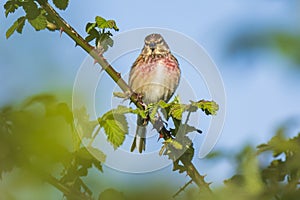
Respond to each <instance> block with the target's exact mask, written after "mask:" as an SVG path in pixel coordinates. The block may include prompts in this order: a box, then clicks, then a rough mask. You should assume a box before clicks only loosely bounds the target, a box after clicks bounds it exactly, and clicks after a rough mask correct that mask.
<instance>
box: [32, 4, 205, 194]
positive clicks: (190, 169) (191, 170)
mask: <svg viewBox="0 0 300 200" xmlns="http://www.w3.org/2000/svg"><path fill="white" fill-rule="evenodd" d="M37 2H38V3H39V4H40V5H41V6H42V7H43V9H44V10H45V11H46V12H47V13H48V14H49V15H50V16H51V18H52V19H53V20H55V22H56V24H57V25H58V26H59V28H61V30H63V31H64V32H65V33H66V34H67V35H68V36H69V37H71V38H72V39H73V40H74V41H75V42H76V45H78V46H80V47H81V48H82V49H84V50H85V51H86V52H87V53H88V54H90V55H91V56H92V57H93V58H94V59H95V60H96V61H97V62H98V63H99V64H100V66H101V67H102V69H103V70H105V71H106V72H107V74H108V75H109V76H110V77H111V78H112V79H113V80H114V81H115V83H116V84H117V85H118V86H119V87H120V88H121V90H122V91H123V92H124V93H130V94H131V96H130V100H131V101H132V102H133V103H134V104H135V105H136V106H137V107H138V108H140V109H143V102H142V101H141V100H140V98H138V95H137V94H136V93H133V92H132V90H131V89H130V87H129V86H128V84H127V83H126V82H125V81H124V79H122V77H121V74H120V73H118V72H117V71H116V70H115V69H114V68H113V67H112V66H111V65H110V64H109V63H108V62H107V60H106V59H105V58H104V57H103V55H102V54H100V55H99V52H97V51H96V49H95V48H94V47H93V46H91V45H90V44H89V43H88V42H87V41H85V40H84V39H83V38H82V37H81V36H80V35H79V34H78V33H77V32H76V31H75V30H74V28H72V27H71V26H70V25H69V24H68V23H67V22H66V21H65V20H64V19H63V18H62V17H60V15H59V14H58V13H57V12H56V11H55V10H54V9H53V7H52V6H51V5H50V4H49V3H48V2H47V1H45V0H37ZM152 123H153V122H152ZM154 123H157V122H154ZM158 123H161V124H159V125H158V126H159V127H160V130H159V131H158V132H159V133H161V134H163V135H164V136H166V137H167V136H168V134H167V132H168V130H167V129H166V127H165V125H164V124H163V122H162V121H161V122H158ZM156 125H157V124H156ZM164 139H165V138H164ZM180 161H181V162H182V163H183V165H184V166H185V167H186V169H187V174H188V175H189V176H190V177H191V178H192V180H193V182H194V183H196V184H197V185H198V186H199V188H204V189H205V190H207V191H211V190H210V188H209V184H207V183H206V182H205V181H204V176H201V175H200V174H199V172H198V171H197V169H196V168H195V166H194V165H193V164H192V163H191V161H188V160H187V159H185V156H184V155H183V156H181V157H180Z"/></svg>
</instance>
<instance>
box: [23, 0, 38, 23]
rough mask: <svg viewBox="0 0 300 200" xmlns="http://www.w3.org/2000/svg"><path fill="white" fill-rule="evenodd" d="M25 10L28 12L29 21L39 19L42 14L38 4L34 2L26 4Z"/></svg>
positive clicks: (24, 5)
mask: <svg viewBox="0 0 300 200" xmlns="http://www.w3.org/2000/svg"><path fill="white" fill-rule="evenodd" d="M23 9H24V11H25V12H26V18H27V19H28V20H33V19H35V18H37V17H38V16H39V15H40V13H41V9H39V8H38V6H37V4H36V3H35V2H34V1H27V2H24V4H23Z"/></svg>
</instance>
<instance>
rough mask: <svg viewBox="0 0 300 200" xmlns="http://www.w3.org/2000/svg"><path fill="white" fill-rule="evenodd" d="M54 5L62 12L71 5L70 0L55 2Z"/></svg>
mask: <svg viewBox="0 0 300 200" xmlns="http://www.w3.org/2000/svg"><path fill="white" fill-rule="evenodd" d="M53 4H54V5H55V6H56V7H57V8H58V9H60V10H65V9H66V8H67V7H68V5H69V0H53Z"/></svg>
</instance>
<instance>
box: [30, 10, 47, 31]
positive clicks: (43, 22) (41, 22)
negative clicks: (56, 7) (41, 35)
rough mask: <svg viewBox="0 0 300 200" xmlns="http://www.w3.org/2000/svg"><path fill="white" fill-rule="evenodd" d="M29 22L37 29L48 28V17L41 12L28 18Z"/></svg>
mask: <svg viewBox="0 0 300 200" xmlns="http://www.w3.org/2000/svg"><path fill="white" fill-rule="evenodd" d="M28 22H29V23H30V24H31V25H32V26H33V28H34V29H35V30H36V31H39V30H43V29H45V28H47V18H46V17H45V16H44V15H43V13H42V12H41V13H40V15H39V16H38V17H37V18H35V19H32V20H28Z"/></svg>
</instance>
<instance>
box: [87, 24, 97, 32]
mask: <svg viewBox="0 0 300 200" xmlns="http://www.w3.org/2000/svg"><path fill="white" fill-rule="evenodd" d="M96 25H97V24H96V23H87V24H86V26H85V31H86V32H87V33H90V31H91V30H92V29H94V28H95V27H96Z"/></svg>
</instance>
